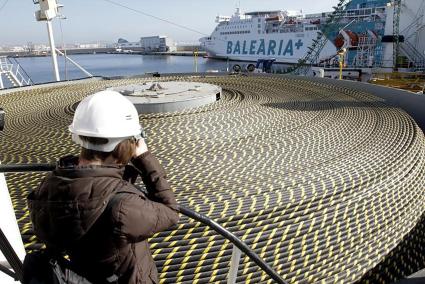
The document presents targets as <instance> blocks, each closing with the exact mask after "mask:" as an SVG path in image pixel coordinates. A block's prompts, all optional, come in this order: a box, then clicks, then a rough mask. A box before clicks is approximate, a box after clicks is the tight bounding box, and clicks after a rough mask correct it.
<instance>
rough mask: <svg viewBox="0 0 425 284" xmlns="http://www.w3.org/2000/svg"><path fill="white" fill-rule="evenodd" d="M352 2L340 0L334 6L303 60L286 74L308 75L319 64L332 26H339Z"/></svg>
mask: <svg viewBox="0 0 425 284" xmlns="http://www.w3.org/2000/svg"><path fill="white" fill-rule="evenodd" d="M350 2H351V0H339V2H338V5H336V6H334V7H333V8H334V11H333V12H332V13H331V14H330V15H329V17H328V18H327V19H326V22H325V23H324V24H323V25H322V26H321V31H318V32H317V37H316V39H314V40H313V43H312V45H311V46H310V47H309V48H308V51H307V53H306V54H305V55H304V57H303V58H300V59H299V60H298V63H297V64H296V65H294V66H292V67H290V68H288V69H287V71H286V73H292V74H296V75H306V74H307V73H308V71H309V70H310V68H311V66H312V65H313V64H316V63H317V60H318V58H319V55H320V53H321V52H322V50H323V48H324V47H325V45H326V43H327V41H328V38H327V35H328V33H329V32H330V31H331V28H332V26H334V25H336V24H338V23H339V22H340V21H341V19H342V18H343V16H344V9H345V7H346V6H347V4H348V3H350Z"/></svg>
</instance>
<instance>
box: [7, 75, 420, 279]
mask: <svg viewBox="0 0 425 284" xmlns="http://www.w3.org/2000/svg"><path fill="white" fill-rule="evenodd" d="M161 80H165V81H193V82H204V83H210V84H215V85H218V86H220V87H222V90H223V93H222V97H221V99H220V100H219V101H217V102H215V103H213V104H210V105H206V106H202V107H198V108H194V109H187V110H184V111H180V112H173V113H155V114H143V115H141V116H140V120H141V123H142V124H143V126H144V127H145V128H146V130H147V134H148V145H149V148H150V149H151V150H152V152H154V153H155V154H156V155H157V156H158V158H159V159H160V161H161V163H162V164H163V166H164V167H165V168H166V170H167V172H168V177H169V179H170V182H171V184H172V185H173V188H174V190H175V192H176V196H177V198H178V201H179V202H180V203H181V204H182V205H184V206H186V207H189V208H191V209H193V210H195V211H198V212H200V213H202V214H205V215H207V216H209V217H210V218H212V219H214V220H215V221H216V222H218V223H219V224H221V225H223V226H224V227H225V228H227V229H229V230H230V231H231V232H233V233H234V234H235V235H237V236H238V237H239V238H241V239H242V240H243V241H245V242H246V243H247V245H248V246H250V247H251V248H253V249H254V250H255V252H256V253H258V254H259V255H260V256H261V257H262V258H263V259H264V260H266V262H267V263H268V264H270V265H271V266H272V267H273V268H274V269H275V270H276V271H277V272H278V273H279V274H280V275H282V277H283V279H285V280H286V281H288V282H290V283H314V282H322V283H335V282H343V283H353V282H374V283H375V282H378V283H379V282H381V283H388V282H391V281H395V280H396V279H399V278H400V277H402V276H404V275H408V274H411V273H412V272H414V271H415V270H417V269H419V268H421V266H425V255H424V254H423V251H425V230H424V226H425V225H424V223H425V221H424V211H425V208H424V195H423V191H424V184H425V138H424V135H423V133H422V131H421V130H420V128H419V127H418V126H417V125H416V123H415V122H414V121H413V119H412V118H411V117H410V116H408V115H407V114H406V113H405V112H404V111H402V110H400V109H398V108H394V107H390V106H388V105H386V104H385V103H384V102H383V101H382V100H381V99H379V98H377V97H375V96H373V95H372V94H369V93H365V92H361V91H357V90H355V89H350V88H344V87H337V86H334V85H329V84H326V83H323V82H316V81H314V82H313V81H306V80H300V79H296V78H289V77H277V76H276V77H271V76H267V77H264V76H206V77H205V76H204V77H200V76H165V77H164V76H162V77H160V78H155V81H161ZM147 81H152V79H149V78H128V79H120V80H108V81H106V80H105V81H91V82H76V83H74V84H69V85H67V86H60V87H46V88H39V89H33V90H28V91H17V92H14V93H11V94H7V95H2V96H0V105H1V106H2V107H4V108H5V109H7V113H8V118H7V128H6V129H5V131H4V132H2V133H0V143H1V145H2V151H1V153H0V155H1V160H2V162H3V163H4V164H7V163H27V162H32V163H45V162H51V161H55V160H57V159H58V158H59V157H60V156H63V155H67V154H70V153H74V154H78V152H79V149H78V147H77V146H76V145H74V144H73V143H72V141H71V139H70V134H69V133H68V130H67V126H68V125H69V124H70V123H71V121H72V115H73V111H74V109H75V106H76V104H77V103H78V102H79V101H81V100H82V99H83V98H84V97H86V96H87V95H90V94H92V93H94V92H96V91H100V90H102V89H105V88H108V87H114V86H121V85H128V84H135V83H143V82H147ZM42 177H43V175H42V174H35V173H34V174H6V179H7V183H8V186H9V190H10V192H11V196H12V201H13V204H14V208H15V211H16V215H17V219H18V223H19V227H20V230H21V233H22V237H23V240H24V243H25V247H26V249H27V250H28V251H31V250H34V249H40V248H41V247H42V244H40V243H39V242H38V241H37V239H36V237H35V236H34V235H33V232H32V229H31V224H30V220H29V214H28V211H27V207H26V203H25V197H26V195H27V194H28V192H29V190H31V189H34V188H36V187H37V185H38V183H39V182H40V180H41V178H42ZM150 244H151V250H152V252H153V255H154V259H155V261H156V264H157V266H158V270H159V274H160V278H161V283H211V282H225V281H226V276H227V273H228V271H229V260H230V257H231V253H232V245H231V244H230V243H229V241H227V240H225V239H223V238H222V237H220V236H219V235H218V234H217V233H215V232H214V231H213V230H211V229H209V228H208V227H206V226H204V225H202V224H200V223H198V222H196V221H193V220H191V219H189V218H187V217H182V218H181V220H180V223H179V224H178V225H177V226H176V227H175V228H173V229H172V230H170V231H167V232H161V233H158V234H157V235H156V236H154V237H153V238H152V239H151V240H150ZM421 252H422V253H421ZM237 282H238V283H272V281H271V280H270V279H269V278H268V277H267V275H266V274H265V273H264V272H262V271H261V269H260V268H259V267H257V266H256V265H255V264H254V263H253V262H251V261H250V260H249V259H248V258H247V257H244V258H242V260H241V262H240V267H239V272H238V277H237Z"/></svg>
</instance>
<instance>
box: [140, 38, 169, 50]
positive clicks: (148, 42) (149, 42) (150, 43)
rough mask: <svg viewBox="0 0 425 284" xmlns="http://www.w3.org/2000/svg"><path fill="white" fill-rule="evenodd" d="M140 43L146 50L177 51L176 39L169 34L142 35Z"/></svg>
mask: <svg viewBox="0 0 425 284" xmlns="http://www.w3.org/2000/svg"><path fill="white" fill-rule="evenodd" d="M140 43H141V46H142V50H143V51H144V52H175V51H176V50H177V48H176V44H175V43H174V41H173V40H172V39H171V38H169V37H167V36H147V37H141V38H140Z"/></svg>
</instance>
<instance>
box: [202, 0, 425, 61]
mask: <svg viewBox="0 0 425 284" xmlns="http://www.w3.org/2000/svg"><path fill="white" fill-rule="evenodd" d="M397 5H400V9H399V10H397V8H398V7H397ZM424 10H425V4H424V1H423V0H411V1H399V3H398V2H397V1H393V0H353V1H350V2H349V3H348V4H347V5H346V6H345V8H344V10H343V11H342V13H341V14H340V15H339V19H338V21H335V20H334V18H332V17H333V16H334V13H333V12H323V13H316V14H303V12H302V11H287V10H273V11H256V12H249V13H242V12H241V10H240V8H237V9H236V12H235V13H234V14H233V15H232V16H230V17H228V16H220V15H219V16H217V18H216V22H217V23H218V24H217V26H216V28H215V29H214V31H213V32H212V33H211V35H210V36H208V37H203V38H201V39H200V42H201V45H202V46H203V47H204V48H205V50H206V52H207V56H208V57H210V58H221V59H228V60H238V61H257V60H258V59H265V58H273V59H276V62H280V63H292V64H294V63H298V62H299V61H300V60H301V59H302V58H303V57H304V56H305V55H306V54H307V53H308V52H309V50H313V49H314V46H315V41H316V39H317V37H318V35H319V36H323V37H325V38H326V39H327V42H326V44H325V45H324V46H323V47H322V48H321V50H320V51H319V55H318V56H317V58H316V62H314V63H315V64H317V65H321V64H322V65H323V64H326V63H328V64H329V63H335V61H336V60H337V58H336V57H337V54H338V51H340V50H346V51H347V52H346V53H345V55H344V57H345V58H344V62H345V65H347V66H352V67H369V68H371V67H393V66H394V64H404V66H405V67H416V68H417V69H421V68H422V69H423V68H424V67H425V56H424V51H425V43H424V41H423V40H422V41H421V38H422V39H423V38H424V36H425V29H424V24H425V21H424ZM397 11H400V13H397ZM395 17H397V18H395ZM395 23H397V24H395ZM395 30H397V31H398V33H399V36H398V37H397V38H395V37H394V33H395ZM395 42H397V44H399V45H400V54H398V57H397V59H394V53H393V52H394V44H395ZM394 61H396V62H394Z"/></svg>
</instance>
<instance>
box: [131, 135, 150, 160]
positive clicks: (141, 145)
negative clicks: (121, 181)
mask: <svg viewBox="0 0 425 284" xmlns="http://www.w3.org/2000/svg"><path fill="white" fill-rule="evenodd" d="M147 151H148V145H146V142H145V139H143V138H142V139H139V140H138V141H137V144H136V149H134V154H133V158H136V157H138V156H140V155H142V154H143V153H146V152H147Z"/></svg>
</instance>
